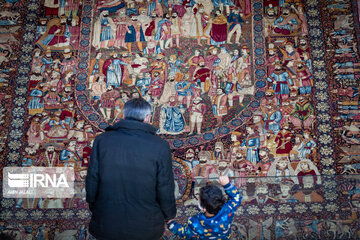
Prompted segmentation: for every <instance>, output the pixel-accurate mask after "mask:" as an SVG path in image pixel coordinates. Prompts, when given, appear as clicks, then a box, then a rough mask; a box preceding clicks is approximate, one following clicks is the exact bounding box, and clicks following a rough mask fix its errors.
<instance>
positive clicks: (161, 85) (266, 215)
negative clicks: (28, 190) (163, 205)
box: [0, 0, 360, 240]
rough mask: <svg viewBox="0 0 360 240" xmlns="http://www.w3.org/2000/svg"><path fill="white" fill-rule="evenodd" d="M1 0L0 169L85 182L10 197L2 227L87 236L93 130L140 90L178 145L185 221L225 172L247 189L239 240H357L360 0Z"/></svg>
mask: <svg viewBox="0 0 360 240" xmlns="http://www.w3.org/2000/svg"><path fill="white" fill-rule="evenodd" d="M0 6H1V8H0V9H1V10H0V50H1V51H0V53H1V54H0V102H1V104H0V153H1V154H0V170H2V169H3V167H6V166H22V167H28V166H44V167H55V166H59V167H73V168H74V169H75V173H76V181H77V182H76V192H77V193H76V195H75V197H74V198H72V199H41V198H35V199H28V198H24V199H22V198H20V199H11V198H1V200H0V232H3V233H7V234H10V235H12V236H13V239H38V240H43V239H93V237H92V236H91V235H90V234H89V233H88V231H87V224H88V221H89V219H90V214H91V213H90V211H89V210H88V206H87V204H86V202H85V192H84V179H85V176H86V169H87V166H88V164H89V161H91V159H89V156H90V153H91V146H92V142H93V139H94V138H95V136H96V135H98V134H100V133H101V132H102V131H103V130H104V129H105V128H106V127H107V126H109V125H111V124H114V123H115V122H116V121H118V120H119V119H120V118H121V117H122V108H123V106H124V103H125V102H126V101H127V100H128V99H131V98H135V97H139V96H142V97H144V98H145V99H146V100H148V101H149V102H150V103H151V105H152V106H153V116H152V124H153V125H154V126H155V127H156V128H158V134H159V135H160V136H161V137H163V138H164V139H166V140H167V141H168V142H169V144H170V146H171V148H172V153H173V169H174V175H175V178H176V179H175V180H176V192H175V195H176V198H177V203H178V214H177V220H178V221H179V222H181V223H186V220H187V218H188V217H189V216H192V215H193V214H195V213H197V212H198V211H199V210H198V208H197V197H198V192H199V188H200V187H201V186H203V185H204V184H206V183H207V182H212V181H215V180H216V178H217V177H218V176H219V175H228V176H230V177H232V181H233V183H234V184H235V185H236V186H237V187H238V188H239V189H240V190H241V193H242V196H243V201H242V205H241V207H240V208H239V209H238V211H237V212H236V217H235V220H234V223H233V226H232V232H233V236H232V239H275V238H276V239H359V238H360V228H359V226H360V224H359V217H358V214H359V210H360V208H359V207H360V205H359V199H360V195H359V194H360V179H359V174H360V157H359V156H360V129H359V128H360V122H359V120H360V111H359V92H358V91H359V77H360V62H359V49H360V45H359V44H360V28H359V12H360V6H359V2H358V1H355V0H353V1H351V0H308V1H302V0H284V1H276V0H264V1H262V0H253V1H250V0H221V1H218V0H213V1H210V0H191V1H190V0H184V1H181V0H174V1H168V0H163V1H162V0H160V1H157V0H150V1H143V0H139V1H130V0H129V1H124V2H123V1H111V0H103V1H92V0H83V1H81V0H59V1H57V0H42V1H38V0H20V1H18V0H3V1H1V2H0ZM1 172H2V171H1ZM1 176H2V174H1ZM119 217H121V216H119ZM163 239H176V237H174V236H173V235H172V234H171V233H170V232H166V233H165V235H164V237H163Z"/></svg>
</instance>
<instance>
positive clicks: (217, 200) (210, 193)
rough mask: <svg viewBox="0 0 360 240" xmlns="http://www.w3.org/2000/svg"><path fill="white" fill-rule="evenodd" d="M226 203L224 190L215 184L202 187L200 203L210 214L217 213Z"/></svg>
mask: <svg viewBox="0 0 360 240" xmlns="http://www.w3.org/2000/svg"><path fill="white" fill-rule="evenodd" d="M224 203H225V199H224V197H223V194H222V191H221V189H220V188H218V187H217V186H215V185H213V184H209V185H206V186H204V187H202V188H201V189H200V205H201V206H202V207H203V208H205V209H206V211H207V212H208V213H210V214H215V215H216V214H217V213H218V212H219V211H220V210H221V208H222V207H223V205H224Z"/></svg>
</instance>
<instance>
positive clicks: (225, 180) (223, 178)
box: [217, 176, 230, 186]
mask: <svg viewBox="0 0 360 240" xmlns="http://www.w3.org/2000/svg"><path fill="white" fill-rule="evenodd" d="M217 181H218V183H220V184H221V185H222V186H225V185H226V184H228V183H229V182H230V179H229V177H228V176H220V177H219V179H218V180H217Z"/></svg>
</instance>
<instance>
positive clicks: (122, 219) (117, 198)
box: [86, 120, 176, 240]
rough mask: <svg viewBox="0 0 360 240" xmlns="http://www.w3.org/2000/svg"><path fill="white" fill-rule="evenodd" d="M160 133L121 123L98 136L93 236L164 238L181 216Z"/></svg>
mask: <svg viewBox="0 0 360 240" xmlns="http://www.w3.org/2000/svg"><path fill="white" fill-rule="evenodd" d="M155 131H156V129H155V128H154V127H152V126H151V125H149V124H146V123H143V122H140V121H136V120H120V121H119V122H118V123H116V124H115V125H113V126H110V127H108V128H107V129H106V131H105V132H104V133H102V134H100V135H99V136H97V137H96V139H95V141H94V145H93V149H92V152H91V157H90V163H89V167H88V172H87V176H86V201H87V202H88V203H89V207H90V210H91V212H92V217H91V221H90V224H89V231H90V233H91V234H92V235H93V236H94V237H97V238H101V239H109V240H137V239H139V240H140V239H141V240H155V239H156V240H158V239H159V238H160V237H161V236H162V234H163V232H164V223H165V221H167V220H170V219H172V218H174V217H175V215H176V205H175V196H174V176H173V171H172V159H171V152H170V147H169V144H168V143H167V142H166V141H164V140H162V139H161V138H160V137H159V136H156V135H155Z"/></svg>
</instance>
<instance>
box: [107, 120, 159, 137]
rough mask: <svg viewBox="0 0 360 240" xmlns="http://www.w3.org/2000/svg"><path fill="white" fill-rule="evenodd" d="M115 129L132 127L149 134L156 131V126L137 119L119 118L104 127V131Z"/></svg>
mask: <svg viewBox="0 0 360 240" xmlns="http://www.w3.org/2000/svg"><path fill="white" fill-rule="evenodd" d="M117 129H133V130H141V131H144V132H148V133H151V134H154V135H155V133H156V128H154V127H153V126H151V125H150V124H147V123H144V122H140V121H137V120H128V119H126V120H125V119H121V120H120V121H119V122H117V123H115V124H114V125H111V126H109V127H107V128H106V129H105V131H111V130H117Z"/></svg>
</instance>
